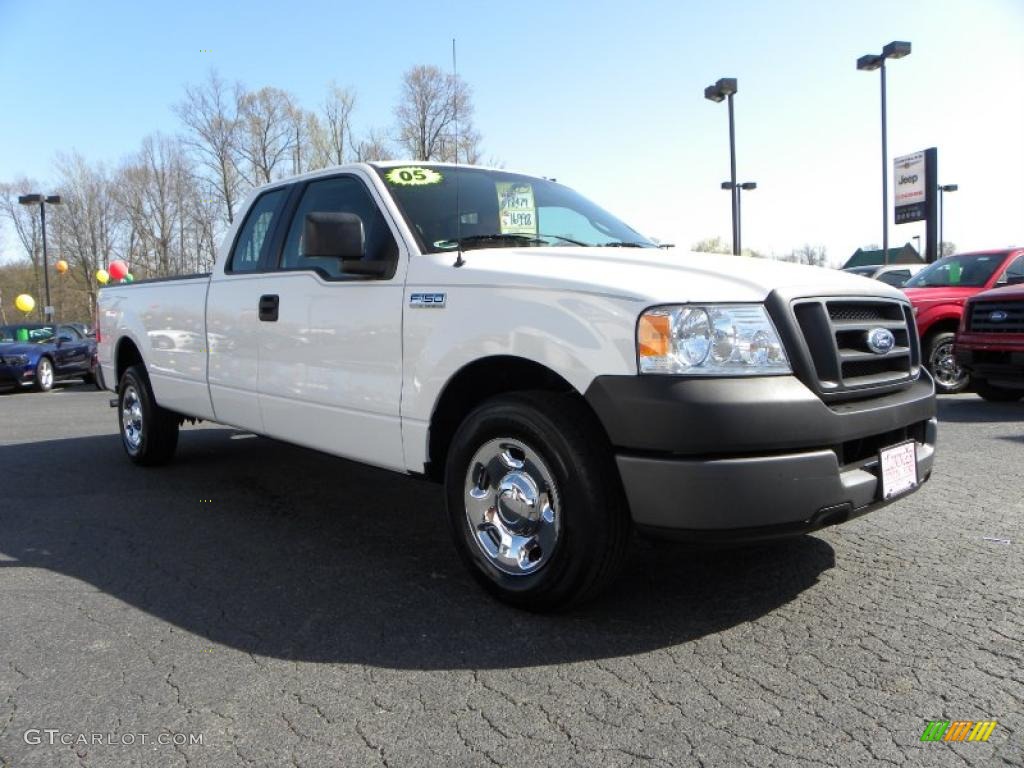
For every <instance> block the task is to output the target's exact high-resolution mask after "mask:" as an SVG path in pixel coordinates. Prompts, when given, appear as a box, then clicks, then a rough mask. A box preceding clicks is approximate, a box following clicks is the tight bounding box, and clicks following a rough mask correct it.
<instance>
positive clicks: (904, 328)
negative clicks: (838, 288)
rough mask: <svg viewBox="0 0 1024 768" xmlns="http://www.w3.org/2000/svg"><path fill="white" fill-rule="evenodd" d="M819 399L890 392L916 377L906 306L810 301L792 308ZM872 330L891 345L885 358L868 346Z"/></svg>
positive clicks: (915, 347) (917, 360)
mask: <svg viewBox="0 0 1024 768" xmlns="http://www.w3.org/2000/svg"><path fill="white" fill-rule="evenodd" d="M792 306H793V313H794V315H795V317H796V321H797V325H798V326H799V328H800V331H801V333H802V335H803V341H804V343H805V344H806V347H807V351H808V352H809V354H810V357H811V362H812V364H813V370H814V374H815V377H816V383H817V385H818V387H819V388H820V391H821V392H822V394H826V395H827V394H830V393H836V394H838V393H849V394H850V396H851V397H852V396H855V395H856V394H857V393H860V392H862V391H864V390H869V389H875V388H879V387H883V388H892V387H896V386H899V385H902V384H906V383H909V382H911V381H913V380H914V379H916V378H917V376H918V375H919V373H920V366H921V352H920V347H919V344H918V339H917V330H916V328H915V326H914V319H913V315H912V313H911V310H910V306H909V305H907V304H904V303H902V302H899V301H892V300H888V299H867V298H865V299H859V298H820V299H819V298H815V299H799V300H797V301H795V302H793V305H792ZM876 328H884V329H886V330H888V331H890V332H891V333H892V335H893V338H894V339H895V344H894V345H893V347H892V349H891V350H889V351H888V352H886V353H885V354H879V353H876V352H874V351H873V350H872V349H871V348H870V347H869V346H868V335H869V334H870V332H871V331H873V330H874V329H876Z"/></svg>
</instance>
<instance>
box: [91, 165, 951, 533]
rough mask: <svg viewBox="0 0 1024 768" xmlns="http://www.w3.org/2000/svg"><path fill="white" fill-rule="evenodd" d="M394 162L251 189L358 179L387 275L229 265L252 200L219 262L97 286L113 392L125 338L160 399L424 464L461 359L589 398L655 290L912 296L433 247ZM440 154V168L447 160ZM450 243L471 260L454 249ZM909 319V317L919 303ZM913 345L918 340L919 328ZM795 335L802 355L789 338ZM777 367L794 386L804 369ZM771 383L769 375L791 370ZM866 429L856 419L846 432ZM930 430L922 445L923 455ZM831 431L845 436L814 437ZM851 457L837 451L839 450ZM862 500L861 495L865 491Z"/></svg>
mask: <svg viewBox="0 0 1024 768" xmlns="http://www.w3.org/2000/svg"><path fill="white" fill-rule="evenodd" d="M406 165H408V164H406ZM389 167H391V166H388V165H384V166H383V167H381V166H368V165H361V164H360V165H354V166H345V167H339V168H333V169H328V170H324V171H320V172H317V173H314V174H307V175H306V176H304V177H299V178H297V179H289V180H286V181H282V182H278V183H276V184H272V185H269V186H268V187H264V188H261V189H259V190H256V191H254V192H253V193H252V195H251V196H250V197H249V199H248V201H247V203H246V207H249V206H251V205H253V201H254V200H255V199H256V198H257V197H259V196H260V195H264V194H265V193H267V192H268V190H274V189H278V188H291V187H295V186H296V185H302V184H304V183H306V182H310V181H316V180H319V179H330V178H332V177H336V176H338V175H339V174H340V175H345V176H349V177H352V178H355V179H358V180H359V181H360V182H361V183H362V184H363V185H365V188H366V190H368V191H369V193H370V195H371V196H372V198H373V201H374V203H375V204H376V205H377V206H379V209H380V211H381V212H382V213H383V217H384V220H385V221H386V222H387V226H388V228H389V230H390V232H391V235H392V236H393V237H394V240H395V242H396V243H397V264H396V265H395V268H394V272H393V275H391V276H389V277H387V278H386V279H375V280H332V279H325V277H324V276H323V275H322V274H318V273H317V271H315V270H265V271H259V272H256V273H252V274H250V273H237V272H232V271H231V270H230V269H229V268H228V265H229V259H230V258H231V252H232V248H233V247H234V246H233V244H234V243H235V240H236V237H237V236H238V232H239V229H240V227H242V226H243V223H244V221H245V219H246V217H245V215H244V212H243V214H240V215H239V216H238V218H237V220H236V222H235V224H234V226H233V227H232V229H231V230H230V231H229V232H228V233H227V236H226V237H225V239H224V244H223V245H222V246H221V249H220V251H219V253H218V255H217V259H216V265H215V267H214V270H213V273H212V275H211V276H208V277H207V276H199V277H194V278H183V279H177V278H175V279H169V280H163V281H154V282H152V283H148V282H145V281H144V282H141V283H136V284H131V285H112V286H108V287H106V288H104V289H103V291H102V292H101V296H100V300H99V306H98V325H99V331H100V333H99V339H100V342H99V345H98V353H99V361H100V364H101V366H102V372H103V378H104V380H105V381H106V382H108V384H109V386H110V388H111V389H114V390H115V391H116V389H117V385H118V382H119V380H120V378H121V376H122V375H123V374H124V371H125V364H124V361H123V360H122V361H119V357H120V356H123V355H126V354H128V353H127V352H126V351H125V350H126V349H129V347H128V346H127V345H128V344H130V345H131V346H132V347H134V351H133V352H132V355H133V359H135V360H136V362H139V361H141V363H142V364H143V365H144V367H145V371H146V373H147V374H148V378H149V382H150V383H151V387H152V394H153V397H154V399H155V401H156V403H157V404H158V405H159V406H160V407H161V408H163V409H166V410H168V411H172V412H174V413H176V414H180V415H182V416H187V417H197V418H200V419H205V420H210V421H214V422H219V423H222V424H226V425H230V426H233V427H238V428H241V429H245V430H249V431H252V432H255V433H258V434H261V435H268V436H271V437H274V438H278V439H281V440H284V441H287V442H291V443H295V444H298V445H302V446H306V447H309V448H313V449H317V450H321V451H325V452H327V453H330V454H334V455H337V456H341V457H345V458H348V459H354V460H356V461H360V462H364V463H367V464H371V465H375V466H379V467H384V468H387V469H391V470H397V471H401V472H410V473H417V474H419V473H424V474H431V469H430V464H431V428H432V420H433V419H435V418H436V416H437V411H438V407H439V402H440V400H441V399H442V396H443V394H444V392H445V390H446V388H447V387H448V386H449V385H450V383H451V382H452V381H453V379H455V378H456V377H457V376H458V375H459V373H460V371H463V370H465V369H466V368H467V367H468V366H472V365H474V364H476V363H478V362H479V361H484V360H491V359H513V360H518V361H529V362H530V363H531V364H534V365H538V366H542V367H543V368H544V369H545V370H546V371H549V372H551V373H553V374H554V375H555V376H556V377H557V378H559V379H560V380H563V381H564V382H567V383H568V385H569V386H570V387H571V388H572V390H573V391H574V392H575V393H577V394H578V395H579V396H580V397H584V396H585V395H587V393H588V390H591V388H592V386H593V385H594V384H595V381H596V380H598V379H599V378H601V377H620V378H623V380H626V379H643V378H645V376H644V375H642V374H641V373H640V372H639V371H638V362H637V360H638V357H637V354H638V353H637V333H638V320H639V318H640V316H641V315H642V313H644V311H645V310H648V309H649V308H651V307H657V306H660V305H688V304H693V303H698V304H701V305H709V304H730V305H731V304H751V305H762V304H764V303H765V302H766V301H768V300H769V296H770V294H772V293H773V292H779V291H783V292H784V293H785V295H786V296H787V297H794V296H795V297H834V296H841V297H852V298H850V300H851V301H873V302H876V303H877V302H885V303H886V305H890V306H893V307H898V308H900V309H898V312H902V307H903V306H904V305H905V303H906V299H905V297H904V296H903V294H902V293H901V292H900V291H898V290H896V289H894V288H891V287H889V286H886V285H884V284H882V283H879V282H877V281H872V280H868V279H866V278H862V277H857V276H853V275H848V274H844V273H843V272H841V271H838V270H830V269H823V268H818V267H807V266H797V265H792V264H783V263H777V262H772V261H766V260H760V259H753V258H746V257H733V256H723V255H717V254H715V255H712V254H699V253H690V252H686V251H682V250H678V249H659V248H612V247H576V246H572V245H557V246H555V245H551V246H550V247H546V246H538V245H536V244H531V245H530V246H529V247H525V246H524V247H487V248H473V249H468V248H467V249H464V250H463V251H462V252H461V256H458V254H457V253H456V252H453V251H445V252H426V251H425V250H424V248H422V247H421V245H420V244H419V243H418V240H417V237H415V236H414V234H413V231H412V229H411V226H410V220H409V219H407V218H406V216H405V215H403V211H402V208H401V206H400V204H399V203H397V202H396V199H395V197H394V196H393V194H392V190H391V189H389V185H388V183H387V182H386V181H385V175H384V170H386V169H387V168H389ZM431 167H432V168H434V169H435V170H436V171H437V172H438V174H437V175H439V176H440V174H441V173H449V172H450V171H451V169H450V167H448V166H442V165H434V166H431ZM539 183H540V182H539V180H538V184H539ZM459 215H460V217H462V218H464V217H465V216H464V214H462V213H461V212H460V214H459ZM456 258H459V259H460V260H461V261H463V262H464V263H462V264H461V265H459V266H456V265H455V261H456ZM268 295H273V296H274V297H277V299H276V301H277V302H278V304H277V306H278V307H279V309H278V310H275V311H278V312H279V315H278V316H277V317H276V320H275V321H273V322H261V321H260V319H259V317H258V307H259V305H260V301H261V297H266V296H268ZM424 297H426V298H424ZM907 311H908V312H909V309H908V310H907ZM900 317H901V318H902V314H901V315H900ZM837 322H840V321H837ZM901 322H902V320H901ZM907 322H908V323H910V328H911V329H912V327H913V325H912V320H910V319H909V315H908V321H907ZM837 327H838V326H837ZM897 333H899V332H898V331H897ZM837 338H838V337H837ZM915 338H916V334H915ZM915 343H916V342H915ZM906 344H907V346H908V350H909V347H910V346H912V344H911V342H910V341H907V342H906ZM787 351H788V352H789V353H790V357H793V356H794V352H795V350H787ZM907 354H908V355H910V354H911V352H910V351H908V352H907ZM911 374H912V375H911ZM655 378H658V377H655ZM662 378H664V377H662ZM753 378H758V379H759V380H760V381H766V380H767V379H768V377H764V378H761V377H753ZM779 379H787V380H788V381H789V382H791V383H792V386H800V384H799V382H797V377H794V376H789V377H779ZM714 381H718V382H720V386H719V387H718V388H717V389H715V390H714V391H715V392H726V391H736V392H739V391H741V389H740V388H741V387H743V386H746V385H747V384H746V383H744V382H738V381H731V380H727V379H721V378H720V379H714V380H711V381H708V380H705V381H700V382H695V383H694V384H693V385H692V386H693V387H698V386H708V385H712V384H714ZM912 382H917V383H918V384H919V385H922V386H924V390H922V392H923V391H925V390H927V395H928V398H931V394H930V390H928V388H929V387H930V382H929V380H928V377H927V373H925V372H924V371H923V369H920V368H919V366H918V365H917V364H916V362H915V364H914V366H913V368H912V369H910V370H908V372H907V377H906V383H907V385H908V386H909V383H912ZM770 383H771V384H772V386H775V390H773V391H777V390H778V386H779V385H782V384H784V383H785V382H782V381H780V380H778V379H775V380H772V382H770ZM805 384H806V382H805ZM686 386H689V384H686ZM786 386H789V384H788V383H786ZM812 389H813V387H812ZM694 391H697V390H696V389H694ZM701 391H710V390H701ZM819 394H820V397H818V398H813V397H810V396H809V393H807V392H806V391H802V392H801V396H805V395H806V396H807V397H808V398H809V399H811V400H813V401H814V403H815V405H813V406H811V405H808V406H807V407H809V408H810V407H814V408H818V409H819V410H824V409H826V408H827V407H828V404H827V402H826V403H825V404H823V403H822V400H823V399H824V400H826V401H827V399H828V397H827V393H825V394H821V393H819ZM703 396H704V395H701V397H703ZM737 396H738V395H737ZM921 398H924V394H922V395H920V398H919V399H921ZM929 402H931V401H929ZM931 407H932V409H933V408H934V404H933V403H932V405H931ZM832 410H836V409H834V408H833V409H832ZM896 412H897V411H893V413H896ZM816 413H817V412H816ZM922 413H924V411H921V410H920V409H918V411H917V412H916V416H915V417H914V418H915V419H917V420H919V421H920V420H921V415H922ZM924 416H925V418H924V419H923V421H928V420H929V419H930V418H931V416H930V415H928V414H927V413H924ZM602 418H603V416H602ZM822 418H825V417H824V416H823V417H822ZM879 418H881V417H879ZM886 418H887V419H888V421H886V422H885V423H886V424H891V425H892V426H896V421H893V420H892V418H891V417H886ZM904 421H906V419H905V420H904ZM876 423H877V424H881V423H882V422H881V421H877V420H876ZM931 424H932V425H933V424H934V422H933V421H931ZM605 426H606V427H608V424H607V422H606V424H605ZM774 429H776V430H777V427H775V428H774ZM865 429H866V428H865ZM865 429H860V430H859V431H858V430H854V432H857V433H858V434H856V435H854V437H858V436H859V433H860V432H864V431H865ZM931 429H932V433H931V434H933V432H934V428H933V426H932V427H931ZM826 431H828V430H826ZM879 431H881V430H879ZM608 432H609V435H611V434H612V429H611V428H610V427H608ZM851 434H853V433H851ZM931 434H930V435H929V437H922V438H921V444H920V447H919V450H918V459H919V460H920V461H922V462H923V464H922V470H923V471H925V472H926V471H928V470H930V466H931V444H932V443H934V439H933V437H931ZM830 440H832V438H830ZM612 442H613V443H615V440H614V439H613V440H612ZM805 442H806V441H805ZM788 444H789V443H787V441H786V440H785V439H782V440H781V441H780V443H779V445H780V446H785V445H788ZM793 444H796V441H795V440H794V443H793ZM825 444H828V445H835V441H834V440H832V442H829V441H825V443H823V444H822V445H818V446H815V448H823V447H824V445H825ZM808 447H809V446H808ZM708 453H715V454H716V455H717V454H719V453H720V452H719V451H718V450H709V451H708ZM738 453H740V454H742V453H744V451H742V450H741V451H738ZM434 458H435V460H436V458H437V457H434ZM819 458H820V457H819ZM841 464H842V459H841V457H840V458H839V459H837V460H835V461H833V462H832V465H835V466H837V467H838V466H839V465H841ZM623 466H624V465H623V464H622V463H621V462H620V468H622V467H623ZM830 466H831V465H830ZM434 469H435V472H434V475H435V476H437V472H436V470H437V467H435V468H434ZM625 471H626V470H625V469H623V472H625ZM836 471H839V470H836ZM861 480H862V479H858V480H857V482H860V481H861ZM843 482H844V483H847V480H844V481H843ZM849 482H853V481H849ZM627 490H628V489H627ZM872 493H874V492H872ZM629 495H630V498H631V499H633V494H632V493H630V494H629ZM839 501H840V500H839V499H837V502H839ZM631 503H633V504H634V506H636V502H631ZM853 506H854V507H856V508H866V507H865V505H864V504H861V503H859V502H857V501H854V502H853ZM874 506H876V504H875V501H874V500H872V501H871V507H872V508H873V507H874ZM633 517H634V519H637V518H638V515H637V513H636V510H634V513H633ZM721 527H723V528H730V527H734V526H731V525H730V524H729V523H727V522H726V523H723V525H722V526H721Z"/></svg>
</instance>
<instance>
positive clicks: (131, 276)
mask: <svg viewBox="0 0 1024 768" xmlns="http://www.w3.org/2000/svg"><path fill="white" fill-rule="evenodd" d="M133 280H135V276H134V275H133V274H132V273H131V272H129V273H128V274H127V275H125V276H124V281H125V282H126V283H130V282H132V281H133Z"/></svg>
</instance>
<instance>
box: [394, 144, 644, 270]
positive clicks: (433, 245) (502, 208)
mask: <svg viewBox="0 0 1024 768" xmlns="http://www.w3.org/2000/svg"><path fill="white" fill-rule="evenodd" d="M376 170H377V172H378V173H379V174H380V175H381V178H382V179H383V180H384V184H385V185H386V186H387V187H388V189H389V190H390V191H391V194H392V196H393V197H394V199H395V201H396V202H397V203H398V207H399V208H400V209H401V211H402V215H403V216H405V219H406V222H407V223H408V224H409V228H410V229H411V230H412V231H413V232H414V233H415V234H416V237H417V238H418V239H419V242H420V247H421V249H422V250H423V251H424V252H425V253H442V252H445V251H453V250H455V249H456V248H458V247H459V245H460V244H461V245H462V248H463V249H467V248H494V247H506V246H508V247H531V246H548V245H584V246H604V247H636V248H656V247H657V246H656V245H655V244H654V243H652V242H651V241H650V240H648V239H647V238H646V237H644V236H643V235H641V234H639V233H638V232H637V231H636V230H634V229H632V228H631V227H629V226H627V225H626V224H624V223H622V222H621V221H619V220H618V219H617V218H615V217H614V216H612V215H611V214H610V213H608V212H607V211H605V210H603V209H602V208H599V207H598V206H596V205H595V204H594V203H592V202H590V201H589V200H587V199H586V198H585V197H583V196H581V195H579V194H577V193H576V192H574V191H573V190H571V189H569V188H568V187H565V186H562V185H561V184H558V183H556V182H554V181H549V180H547V179H538V178H535V177H533V176H522V175H520V174H516V173H506V172H504V171H491V170H485V169H482V168H468V167H465V168H456V167H454V166H443V165H438V166H433V165H428V164H421V165H409V166H402V167H395V168H390V167H388V168H377V169H376ZM456 181H458V185H456ZM456 186H458V190H457V194H458V203H456ZM456 208H458V210H459V211H460V212H461V216H458V217H457V216H456V213H455V212H456ZM460 219H461V221H460Z"/></svg>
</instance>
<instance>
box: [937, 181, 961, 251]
mask: <svg viewBox="0 0 1024 768" xmlns="http://www.w3.org/2000/svg"><path fill="white" fill-rule="evenodd" d="M958 189H960V185H959V184H942V185H941V186H940V187H939V258H940V259H941V258H942V225H943V224H945V223H946V193H947V192H956V191H957V190H958Z"/></svg>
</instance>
